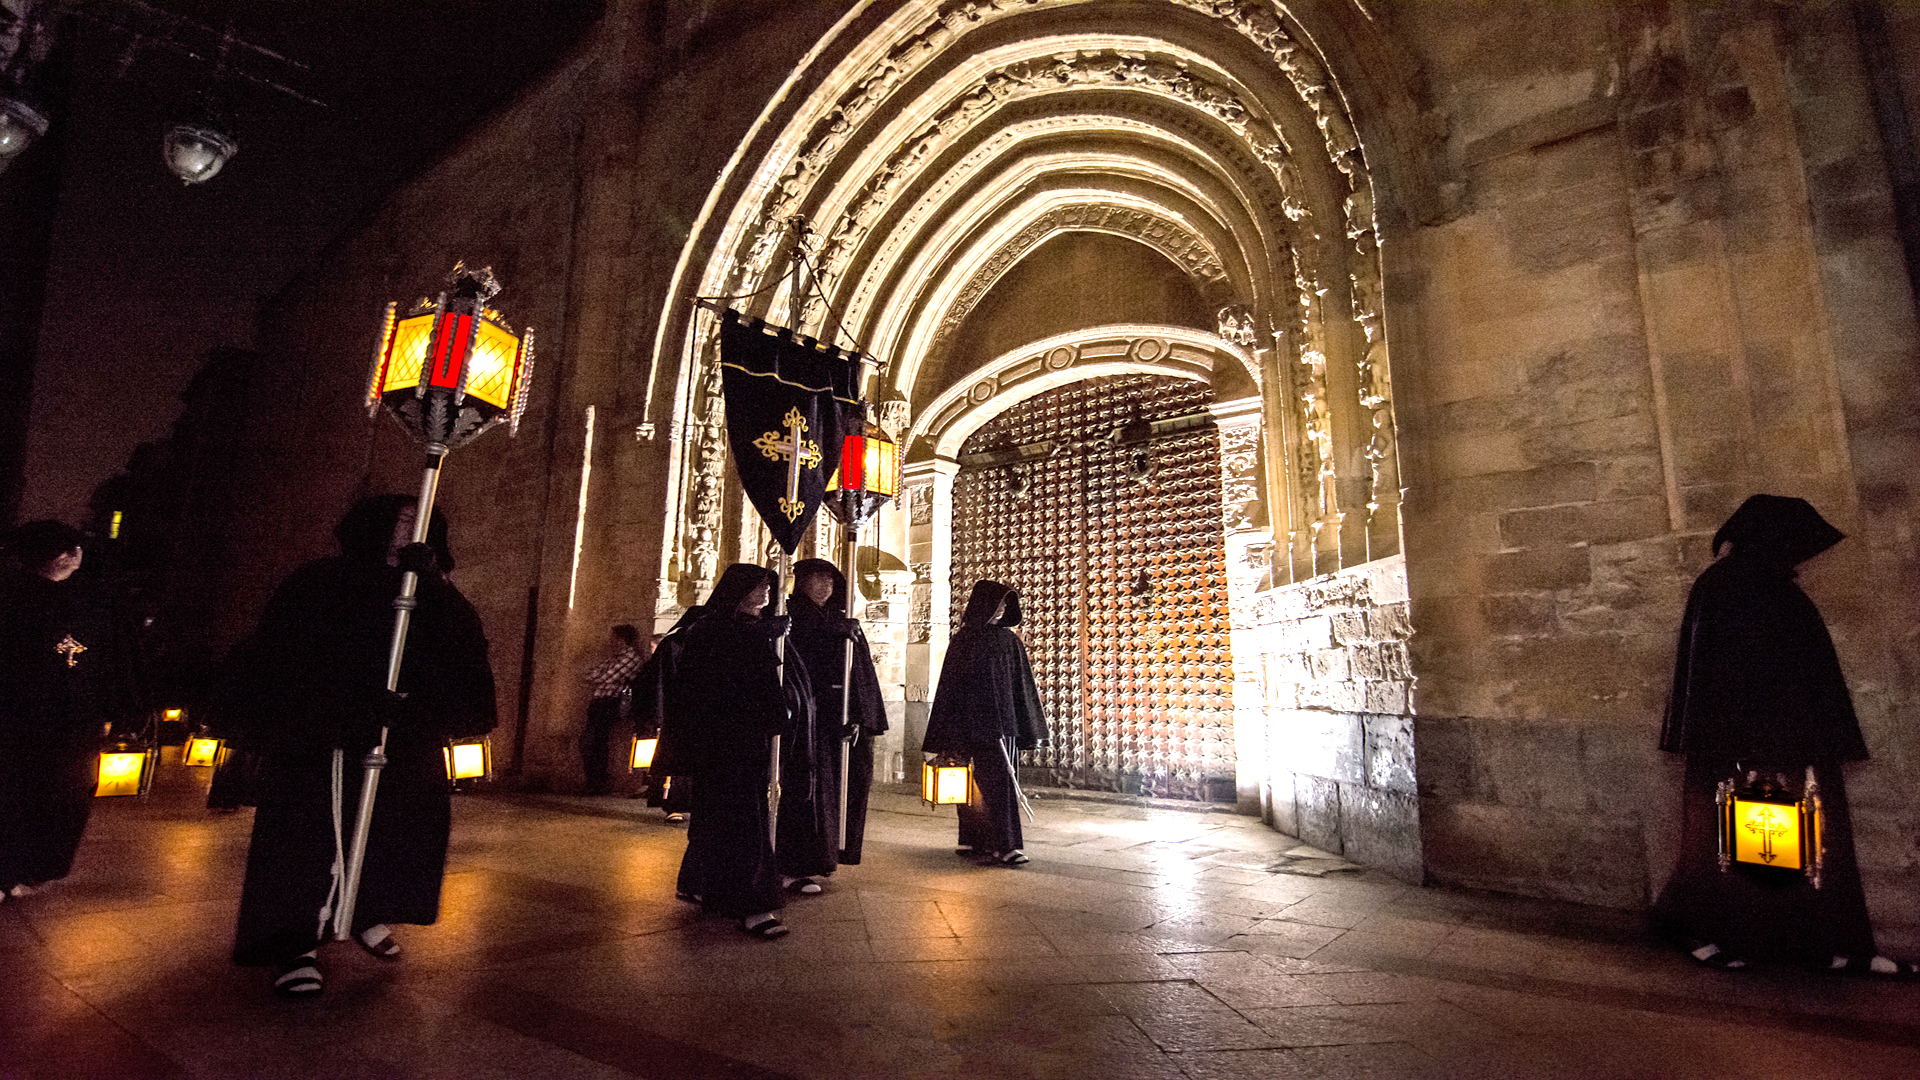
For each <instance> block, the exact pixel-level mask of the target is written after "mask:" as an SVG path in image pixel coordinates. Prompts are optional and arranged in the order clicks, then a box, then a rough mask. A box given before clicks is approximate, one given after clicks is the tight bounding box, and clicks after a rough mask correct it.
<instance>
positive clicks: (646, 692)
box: [631, 604, 707, 821]
mask: <svg viewBox="0 0 1920 1080" xmlns="http://www.w3.org/2000/svg"><path fill="white" fill-rule="evenodd" d="M706 612H707V609H706V608H705V607H703V606H701V605H699V604H695V605H694V606H692V607H690V608H688V609H687V610H686V611H685V612H684V613H683V614H682V615H681V616H680V618H679V619H678V620H676V621H675V622H674V624H673V626H672V628H671V629H669V630H668V631H667V632H666V635H665V636H663V637H662V638H661V639H660V640H659V641H658V642H657V643H655V645H654V647H653V654H652V655H650V656H648V657H647V662H646V663H644V664H641V665H640V670H639V671H637V672H635V673H634V676H633V708H632V711H631V716H632V718H633V734H634V737H635V738H639V739H656V740H658V741H657V742H655V743H654V750H653V764H651V765H649V766H647V805H648V806H658V807H661V808H662V809H664V810H666V812H667V820H668V821H674V820H677V819H680V816H681V815H684V814H686V813H688V812H689V811H691V810H692V809H693V777H692V775H690V773H689V772H688V771H687V770H688V769H691V768H692V766H691V765H690V764H689V765H686V766H685V768H681V769H678V770H676V769H675V765H676V762H675V760H674V759H673V758H672V757H671V756H670V755H671V754H672V752H673V748H674V747H675V746H676V745H684V744H685V742H686V740H684V739H681V740H677V741H676V740H669V739H667V738H665V730H664V729H665V727H666V719H667V687H668V685H669V684H671V683H672V681H673V672H674V668H675V667H677V666H678V665H679V663H680V650H681V649H682V648H683V647H684V646H685V645H686V643H687V641H686V633H685V631H686V629H687V628H688V627H689V626H692V625H693V624H694V623H697V622H699V621H700V616H702V615H704V614H706Z"/></svg>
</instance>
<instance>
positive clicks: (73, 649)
mask: <svg viewBox="0 0 1920 1080" xmlns="http://www.w3.org/2000/svg"><path fill="white" fill-rule="evenodd" d="M53 651H54V652H57V653H65V654H66V655H67V666H68V667H72V666H73V665H75V664H77V663H79V662H80V654H81V653H83V652H86V651H87V647H86V646H85V645H82V644H80V643H79V642H77V641H75V640H73V635H72V634H68V635H67V636H66V637H63V638H61V639H60V644H58V645H55V646H54V647H53Z"/></svg>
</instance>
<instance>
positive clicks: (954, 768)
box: [933, 765, 968, 806]
mask: <svg viewBox="0 0 1920 1080" xmlns="http://www.w3.org/2000/svg"><path fill="white" fill-rule="evenodd" d="M934 772H935V773H937V774H938V775H937V778H936V779H935V781H934V792H933V801H934V802H935V803H938V804H939V805H941V806H953V805H956V804H959V803H963V802H966V801H967V779H968V777H967V773H968V769H967V767H966V766H965V765H943V766H941V767H940V768H938V769H936V770H934Z"/></svg>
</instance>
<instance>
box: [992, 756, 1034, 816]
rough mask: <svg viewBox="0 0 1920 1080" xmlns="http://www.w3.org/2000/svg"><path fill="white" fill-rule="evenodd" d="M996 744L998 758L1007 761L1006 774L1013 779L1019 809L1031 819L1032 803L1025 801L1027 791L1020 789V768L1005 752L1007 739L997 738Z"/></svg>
mask: <svg viewBox="0 0 1920 1080" xmlns="http://www.w3.org/2000/svg"><path fill="white" fill-rule="evenodd" d="M996 745H997V746H999V747H1000V760H1001V761H1004V762H1006V763H1007V776H1008V777H1009V778H1010V779H1012V781H1013V794H1014V797H1015V798H1018V799H1019V800H1020V809H1022V810H1025V811H1026V812H1027V820H1028V821H1032V820H1033V804H1032V803H1030V802H1028V801H1027V793H1026V792H1024V791H1022V790H1020V770H1019V769H1016V768H1014V767H1013V755H1012V754H1009V753H1007V740H1005V739H999V740H997V741H996Z"/></svg>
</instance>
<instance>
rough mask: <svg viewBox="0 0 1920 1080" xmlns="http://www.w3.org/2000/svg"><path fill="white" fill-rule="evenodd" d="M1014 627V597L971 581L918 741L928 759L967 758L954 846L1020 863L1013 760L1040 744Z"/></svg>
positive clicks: (1041, 729) (1042, 731)
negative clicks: (968, 781)
mask: <svg viewBox="0 0 1920 1080" xmlns="http://www.w3.org/2000/svg"><path fill="white" fill-rule="evenodd" d="M1019 623H1020V594H1019V593H1017V592H1015V591H1013V589H1012V588H1010V587H1009V586H1006V585H1002V584H1000V583H999V582H997V581H980V582H975V583H974V586H973V594H972V595H971V596H970V597H968V598H967V610H966V614H965V615H964V616H963V617H962V619H961V623H960V629H959V630H958V631H956V632H955V633H954V635H953V640H952V641H951V642H949V643H948V645H947V658H946V662H945V664H944V665H943V666H942V667H941V669H940V685H939V687H938V688H937V689H936V690H935V691H934V695H933V708H932V710H931V712H930V715H929V716H928V718H927V734H926V737H925V738H923V739H922V740H921V743H920V748H921V749H922V750H923V751H925V752H926V753H929V754H938V755H942V756H946V757H952V758H960V759H971V760H972V763H973V786H972V789H971V790H969V791H968V793H967V802H966V805H964V806H962V807H959V811H960V846H961V847H964V848H971V849H973V852H974V854H975V855H977V856H980V857H981V858H982V859H990V860H995V861H999V862H1005V863H1009V864H1018V863H1021V862H1025V861H1026V856H1025V855H1024V854H1022V853H1021V851H1020V848H1021V845H1022V843H1023V840H1022V837H1021V831H1020V806H1019V793H1018V789H1017V784H1018V778H1017V776H1016V775H1015V773H1014V771H1013V763H1014V761H1015V759H1016V755H1017V753H1018V751H1020V750H1031V749H1033V748H1034V747H1036V746H1038V745H1040V744H1041V743H1043V742H1045V741H1046V740H1047V721H1046V718H1045V716H1043V715H1042V714H1041V711H1040V691H1039V688H1038V687H1036V686H1035V685H1034V681H1033V665H1032V664H1031V663H1029V662H1028V660H1027V647H1026V645H1025V644H1023V643H1022V642H1021V641H1020V637H1019V635H1017V634H1015V633H1014V632H1013V631H1012V630H1009V629H1007V628H1008V627H1010V626H1018V625H1019Z"/></svg>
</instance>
